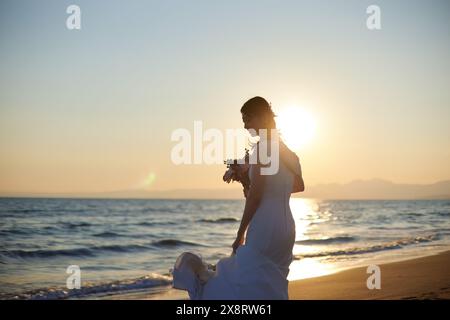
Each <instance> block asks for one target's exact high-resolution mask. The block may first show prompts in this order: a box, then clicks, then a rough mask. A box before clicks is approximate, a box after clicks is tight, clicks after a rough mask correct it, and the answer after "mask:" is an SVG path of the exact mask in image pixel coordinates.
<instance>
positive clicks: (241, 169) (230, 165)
mask: <svg viewBox="0 0 450 320" xmlns="http://www.w3.org/2000/svg"><path fill="white" fill-rule="evenodd" d="M239 162H244V163H239ZM223 163H224V164H226V165H227V171H225V174H224V175H223V181H225V182H226V183H230V182H234V181H237V182H240V183H241V184H242V186H243V187H244V196H245V197H247V193H248V190H249V189H250V178H249V175H248V171H249V168H250V163H249V150H248V149H245V158H244V161H242V159H241V161H238V160H236V159H234V160H233V159H228V160H225V161H224V162H223Z"/></svg>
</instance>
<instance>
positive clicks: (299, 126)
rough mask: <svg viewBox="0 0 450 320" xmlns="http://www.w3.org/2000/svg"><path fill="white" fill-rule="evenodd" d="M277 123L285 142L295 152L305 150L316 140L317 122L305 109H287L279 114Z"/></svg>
mask: <svg viewBox="0 0 450 320" xmlns="http://www.w3.org/2000/svg"><path fill="white" fill-rule="evenodd" d="M276 122H277V127H278V129H279V130H280V133H281V137H282V139H283V141H284V142H285V143H286V145H287V146H288V147H289V148H291V149H292V150H294V151H299V150H301V149H303V148H304V147H305V146H306V145H307V144H308V143H310V142H311V140H312V139H313V138H314V135H315V132H316V121H315V119H314V117H313V116H312V115H311V113H309V112H308V111H307V110H305V109H304V108H300V107H296V106H289V107H285V108H283V109H281V110H280V111H279V112H278V113H277V117H276Z"/></svg>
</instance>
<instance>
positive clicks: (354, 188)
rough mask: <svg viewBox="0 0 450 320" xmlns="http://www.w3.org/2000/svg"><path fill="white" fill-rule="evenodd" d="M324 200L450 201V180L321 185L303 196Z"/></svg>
mask: <svg viewBox="0 0 450 320" xmlns="http://www.w3.org/2000/svg"><path fill="white" fill-rule="evenodd" d="M302 196H303V197H308V198H322V199H450V180H446V181H439V182H436V183H433V184H421V185H420V184H398V183H393V182H390V181H387V180H381V179H372V180H355V181H352V182H350V183H347V184H337V183H333V184H320V185H316V186H311V187H309V188H308V187H307V188H306V190H305V192H304V193H303V194H302Z"/></svg>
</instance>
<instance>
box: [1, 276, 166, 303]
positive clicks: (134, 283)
mask: <svg viewBox="0 0 450 320" xmlns="http://www.w3.org/2000/svg"><path fill="white" fill-rule="evenodd" d="M171 283H172V278H171V277H169V276H165V275H160V274H156V273H152V274H150V275H147V276H144V277H140V278H137V279H130V280H119V281H112V282H103V283H86V284H85V283H83V282H82V283H81V288H80V289H73V290H68V289H66V288H45V289H36V290H32V291H26V292H23V293H19V294H1V295H0V299H17V300H23V299H29V300H56V299H68V298H83V297H85V296H88V295H95V294H96V295H98V294H101V295H108V294H112V293H117V292H127V291H131V290H142V289H151V288H155V287H160V286H169V285H171Z"/></svg>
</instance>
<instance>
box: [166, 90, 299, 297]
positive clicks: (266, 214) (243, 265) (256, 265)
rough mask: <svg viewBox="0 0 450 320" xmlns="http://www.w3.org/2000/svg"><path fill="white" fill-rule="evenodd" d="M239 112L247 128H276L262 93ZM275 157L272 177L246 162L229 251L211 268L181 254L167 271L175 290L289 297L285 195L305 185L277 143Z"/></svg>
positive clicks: (290, 236) (291, 230)
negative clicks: (246, 175) (238, 221)
mask: <svg viewBox="0 0 450 320" xmlns="http://www.w3.org/2000/svg"><path fill="white" fill-rule="evenodd" d="M241 113H242V118H243V121H244V125H245V128H246V129H248V130H250V129H253V130H255V131H256V132H258V133H259V130H260V129H268V130H269V132H270V130H271V129H275V128H276V127H275V121H274V114H273V112H272V109H271V106H270V104H269V103H267V101H266V100H265V99H263V98H261V97H255V98H252V99H250V100H248V101H247V102H246V103H245V104H244V105H243V107H242V108H241ZM268 139H271V137H270V136H268ZM279 156H280V161H279V170H278V172H277V173H276V174H273V175H262V174H261V170H260V169H261V164H258V163H257V164H251V165H250V168H249V178H250V188H249V190H244V193H245V194H246V203H245V209H244V213H243V216H242V220H241V224H240V227H239V230H238V232H237V236H236V240H235V241H234V243H233V245H232V247H233V254H232V255H231V256H230V257H227V258H223V259H221V260H219V261H218V263H217V265H216V270H215V271H212V270H209V269H208V267H207V265H206V264H205V263H204V262H203V261H202V260H201V259H200V258H199V257H198V256H196V255H194V254H192V253H189V252H186V253H183V254H181V255H180V256H179V257H178V259H177V261H176V263H175V266H174V269H173V271H172V275H173V287H174V288H176V289H182V290H187V291H188V293H189V297H190V298H191V299H207V300H216V299H223V300H237V299H248V300H262V299H271V300H272V299H273V300H275V299H288V280H287V275H288V273H289V265H290V264H291V262H292V248H293V246H294V242H295V223H294V219H293V218H292V213H291V210H290V208H289V198H290V195H291V193H293V192H302V191H304V183H303V178H302V172H301V167H300V162H299V160H298V157H297V156H296V155H295V153H293V152H292V151H290V150H289V149H288V148H287V147H286V145H285V144H284V143H283V142H282V141H279Z"/></svg>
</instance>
